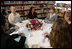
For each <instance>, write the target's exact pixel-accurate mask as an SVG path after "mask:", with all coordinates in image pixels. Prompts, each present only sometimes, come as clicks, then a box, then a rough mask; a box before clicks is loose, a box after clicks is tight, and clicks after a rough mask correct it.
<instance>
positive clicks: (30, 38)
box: [10, 19, 52, 48]
mask: <svg viewBox="0 0 72 49" xmlns="http://www.w3.org/2000/svg"><path fill="white" fill-rule="evenodd" d="M39 21H40V22H42V23H43V25H42V27H41V30H36V31H28V28H26V24H27V23H28V22H29V21H28V20H24V21H22V23H16V24H15V25H17V26H19V27H20V28H19V29H18V30H16V31H15V32H13V33H11V34H10V35H12V34H18V33H24V34H25V36H26V37H27V38H26V42H25V43H26V44H27V45H28V46H29V48H31V47H32V46H33V45H38V46H39V47H43V48H50V42H49V40H48V38H46V37H44V36H43V34H44V32H48V34H50V31H51V27H52V24H50V23H45V22H44V20H41V19H39ZM15 40H16V39H15ZM18 40H20V37H19V39H18V38H17V41H18Z"/></svg>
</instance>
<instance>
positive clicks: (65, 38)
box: [45, 18, 71, 48]
mask: <svg viewBox="0 0 72 49" xmlns="http://www.w3.org/2000/svg"><path fill="white" fill-rule="evenodd" d="M70 32H71V27H70V25H69V24H68V23H67V22H66V21H65V20H64V19H63V18H59V19H57V20H56V21H55V23H54V24H53V26H52V31H51V33H50V35H49V39H50V44H51V47H53V48H71V33H70ZM45 35H46V34H45Z"/></svg>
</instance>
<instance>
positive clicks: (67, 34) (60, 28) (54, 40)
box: [1, 6, 71, 48]
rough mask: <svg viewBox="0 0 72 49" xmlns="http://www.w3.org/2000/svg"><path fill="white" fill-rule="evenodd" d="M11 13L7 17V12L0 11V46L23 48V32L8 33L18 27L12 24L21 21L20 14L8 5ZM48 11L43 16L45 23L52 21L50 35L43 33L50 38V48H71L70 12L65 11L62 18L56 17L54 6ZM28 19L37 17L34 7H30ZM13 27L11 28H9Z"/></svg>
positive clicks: (24, 38)
mask: <svg viewBox="0 0 72 49" xmlns="http://www.w3.org/2000/svg"><path fill="white" fill-rule="evenodd" d="M10 10H11V13H10V14H9V16H8V17H6V16H7V14H6V13H5V14H4V12H5V11H2V13H1V19H2V20H1V31H2V32H1V47H2V48H25V45H24V43H25V40H26V37H25V36H24V34H14V35H12V36H10V35H9V34H10V33H12V32H13V31H15V30H17V29H19V27H18V26H15V25H14V24H15V23H17V22H21V21H22V20H21V18H20V14H19V13H17V12H16V11H15V10H16V9H15V7H14V6H11V7H10ZM49 12H50V13H48V16H47V17H46V18H45V19H46V21H45V22H46V23H48V22H49V21H52V22H54V23H53V26H52V30H51V33H50V35H48V33H47V32H45V33H44V36H45V37H48V38H49V39H50V44H51V47H52V48H71V12H66V13H65V15H64V18H62V17H58V15H57V13H55V9H54V8H50V11H49ZM27 17H28V20H30V19H38V17H37V12H35V9H34V7H31V8H30V11H29V13H28V16H27ZM11 27H13V28H12V29H10V28H11ZM19 36H21V39H20V41H19V42H16V41H15V40H14V39H15V38H17V37H19Z"/></svg>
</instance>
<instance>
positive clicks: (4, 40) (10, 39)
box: [1, 14, 26, 48]
mask: <svg viewBox="0 0 72 49" xmlns="http://www.w3.org/2000/svg"><path fill="white" fill-rule="evenodd" d="M1 19H2V20H1V48H23V47H24V43H25V39H26V38H25V36H24V35H23V34H15V35H12V36H10V35H9V34H6V30H8V29H9V24H8V22H7V21H6V19H5V17H4V16H3V15H2V14H1ZM18 36H21V39H20V41H19V42H16V41H15V40H14V39H15V38H17V37H18Z"/></svg>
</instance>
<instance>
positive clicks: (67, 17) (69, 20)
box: [64, 12, 71, 25]
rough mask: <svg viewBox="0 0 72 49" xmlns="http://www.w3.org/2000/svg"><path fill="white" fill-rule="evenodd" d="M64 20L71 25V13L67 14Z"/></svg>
mask: <svg viewBox="0 0 72 49" xmlns="http://www.w3.org/2000/svg"><path fill="white" fill-rule="evenodd" d="M64 18H65V20H66V21H67V22H68V24H70V25H71V12H66V13H65V16H64Z"/></svg>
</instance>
